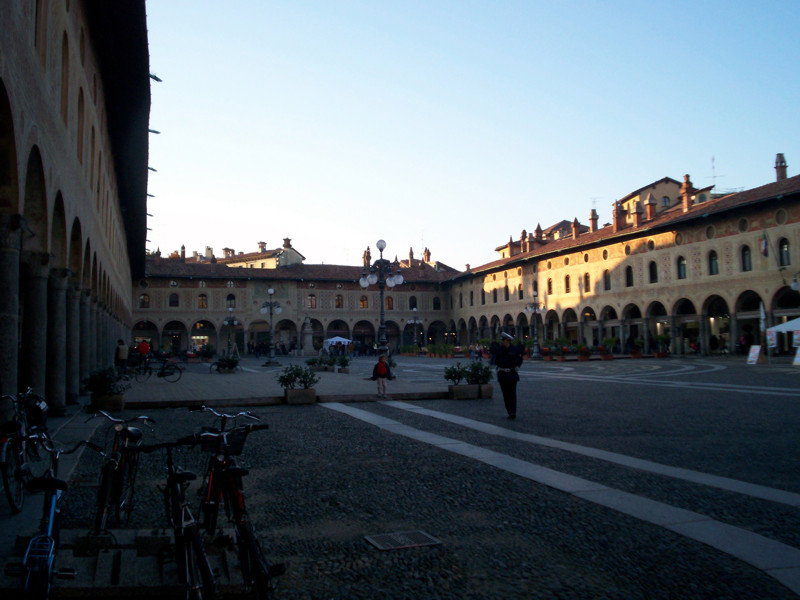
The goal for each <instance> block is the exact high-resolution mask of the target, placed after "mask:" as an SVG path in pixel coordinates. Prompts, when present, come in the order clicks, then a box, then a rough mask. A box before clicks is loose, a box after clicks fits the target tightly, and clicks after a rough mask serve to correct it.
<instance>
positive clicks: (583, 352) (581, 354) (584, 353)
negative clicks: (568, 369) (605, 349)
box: [578, 346, 591, 361]
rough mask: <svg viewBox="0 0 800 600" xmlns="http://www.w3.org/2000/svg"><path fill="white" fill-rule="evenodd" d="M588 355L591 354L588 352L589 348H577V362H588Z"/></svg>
mask: <svg viewBox="0 0 800 600" xmlns="http://www.w3.org/2000/svg"><path fill="white" fill-rule="evenodd" d="M590 354H591V353H590V351H589V348H587V347H586V346H581V347H580V348H578V360H579V361H587V360H589V355H590Z"/></svg>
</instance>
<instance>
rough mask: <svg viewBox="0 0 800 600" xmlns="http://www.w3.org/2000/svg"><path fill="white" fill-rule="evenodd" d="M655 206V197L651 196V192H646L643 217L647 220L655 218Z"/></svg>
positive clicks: (656, 204)
mask: <svg viewBox="0 0 800 600" xmlns="http://www.w3.org/2000/svg"><path fill="white" fill-rule="evenodd" d="M657 206H658V202H657V201H656V197H655V196H653V192H650V193H649V194H647V200H645V201H644V212H645V215H644V218H645V219H647V220H648V221H651V220H653V219H655V218H656V207H657Z"/></svg>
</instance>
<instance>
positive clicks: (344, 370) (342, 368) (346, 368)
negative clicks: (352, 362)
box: [339, 367, 350, 373]
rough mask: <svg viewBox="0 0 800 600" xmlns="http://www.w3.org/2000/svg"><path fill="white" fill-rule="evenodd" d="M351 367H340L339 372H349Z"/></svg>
mask: <svg viewBox="0 0 800 600" xmlns="http://www.w3.org/2000/svg"><path fill="white" fill-rule="evenodd" d="M349 372H350V367H339V373H349Z"/></svg>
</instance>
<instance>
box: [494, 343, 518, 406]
mask: <svg viewBox="0 0 800 600" xmlns="http://www.w3.org/2000/svg"><path fill="white" fill-rule="evenodd" d="M501 339H502V343H501V344H500V347H499V348H498V349H497V355H496V357H495V364H496V365H497V383H499V384H500V390H501V391H502V392H503V402H504V403H505V405H506V412H508V418H509V419H516V418H517V382H518V381H519V373H517V369H518V368H519V366H520V365H521V364H522V354H520V353H519V352H518V351H517V349H516V348H515V347H514V346H512V345H511V340H513V339H514V337H513V336H511V335H509V334H508V333H505V332H503V334H502V336H501Z"/></svg>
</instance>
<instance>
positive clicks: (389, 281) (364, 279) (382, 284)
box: [358, 240, 403, 354]
mask: <svg viewBox="0 0 800 600" xmlns="http://www.w3.org/2000/svg"><path fill="white" fill-rule="evenodd" d="M375 245H376V246H377V247H378V251H379V252H380V258H379V259H378V260H376V261H375V262H374V263H372V264H371V265H367V264H365V265H364V273H363V275H362V276H361V279H359V280H358V283H359V285H360V286H361V287H362V288H364V289H367V288H368V287H369V286H370V285H375V284H376V283H377V284H378V291H379V292H380V303H381V313H380V326H379V328H378V344H380V345H379V346H378V353H379V354H386V353H387V352H388V351H389V347H388V344H387V342H386V321H385V320H384V308H385V307H384V305H383V290H384V289H385V288H386V286H389V288H393V287H394V286H396V285H400V284H401V283H403V276H402V275H401V273H400V265H396V266H395V267H394V268H393V267H392V263H390V262H389V261H388V260H386V259H385V258H383V249H384V248H386V242H385V241H383V240H378V242H377V243H376V244H375Z"/></svg>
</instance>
